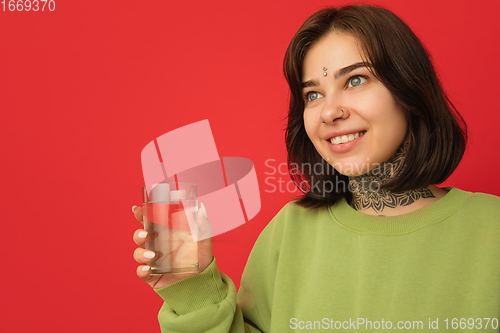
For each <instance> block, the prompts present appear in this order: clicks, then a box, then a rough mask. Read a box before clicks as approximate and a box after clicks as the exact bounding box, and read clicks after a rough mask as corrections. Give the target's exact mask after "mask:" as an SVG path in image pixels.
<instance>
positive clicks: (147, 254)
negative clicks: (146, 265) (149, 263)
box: [143, 251, 155, 259]
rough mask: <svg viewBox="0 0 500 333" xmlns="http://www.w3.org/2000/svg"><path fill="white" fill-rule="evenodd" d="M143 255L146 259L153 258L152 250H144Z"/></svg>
mask: <svg viewBox="0 0 500 333" xmlns="http://www.w3.org/2000/svg"><path fill="white" fill-rule="evenodd" d="M143 256H144V258H146V259H153V258H154V257H155V253H154V252H152V251H146V252H144V254H143Z"/></svg>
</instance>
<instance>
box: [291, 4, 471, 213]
mask: <svg viewBox="0 0 500 333" xmlns="http://www.w3.org/2000/svg"><path fill="white" fill-rule="evenodd" d="M332 31H338V32H344V33H349V34H352V35H353V36H355V37H356V38H357V39H358V40H359V41H360V44H361V46H362V49H363V52H364V54H363V55H362V56H363V57H365V59H366V60H365V59H363V60H364V61H368V62H370V63H371V64H372V66H373V69H372V70H371V71H372V73H373V75H374V76H376V77H377V79H379V80H380V81H381V82H382V83H383V84H384V85H385V87H386V88H387V89H388V90H389V91H390V92H391V93H392V95H393V97H394V98H395V100H396V102H397V103H399V105H400V106H401V108H402V110H403V112H404V114H405V117H406V120H407V122H408V135H409V138H410V142H409V147H408V151H407V154H406V157H405V166H404V168H403V170H402V171H401V172H400V173H399V174H397V175H396V176H395V177H394V178H393V179H392V180H391V181H390V182H388V183H387V184H385V185H382V186H381V189H384V190H387V191H390V192H402V191H407V190H412V189H417V188H422V187H426V186H429V185H432V184H440V183H442V182H443V181H445V180H446V179H447V178H448V177H449V176H450V175H451V174H452V173H453V171H454V170H455V168H456V167H457V166H458V164H459V163H460V160H461V159H462V156H463V154H464V151H465V146H466V143H467V126H466V124H465V121H464V119H463V118H462V116H461V115H460V113H459V112H458V111H457V109H456V108H455V106H454V105H453V104H452V103H451V101H450V100H449V99H448V97H447V96H446V94H445V92H444V91H443V88H442V87H441V84H440V82H439V79H438V77H437V75H436V72H435V71H434V67H433V65H432V62H431V60H430V56H429V54H428V53H427V51H426V49H425V48H424V46H423V45H422V43H421V42H420V41H419V39H418V38H417V37H416V36H415V34H414V33H413V32H412V31H411V29H410V28H409V27H408V26H407V25H406V24H405V23H404V22H403V21H402V20H401V19H400V18H399V17H397V16H396V15H395V14H393V13H392V12H390V11H389V10H387V9H384V8H380V7H374V6H369V5H348V6H342V7H338V8H325V9H321V10H319V11H317V12H316V13H314V14H313V15H311V16H310V17H309V18H308V19H307V20H306V21H305V22H304V24H302V26H301V27H300V28H299V30H298V31H297V33H296V34H295V36H294V37H293V38H292V40H291V42H290V44H289V45H288V48H287V50H286V53H285V57H284V60H283V70H284V74H285V77H286V80H287V82H288V85H289V87H290V101H289V111H288V117H287V118H288V124H287V128H286V132H285V141H286V147H287V151H288V169H289V173H290V177H291V178H292V180H293V181H294V183H295V184H296V186H297V187H298V188H299V189H300V190H301V191H302V192H303V193H304V195H303V196H301V197H300V198H299V200H297V201H296V203H297V204H299V205H301V206H303V207H307V208H319V207H323V206H327V205H331V204H333V203H335V202H336V201H337V200H339V199H341V198H342V197H343V196H346V198H347V200H350V199H351V196H352V194H351V193H350V192H349V191H348V189H347V187H346V186H345V185H346V184H348V183H349V179H348V177H346V176H344V175H342V174H340V173H338V172H337V171H336V170H335V169H333V168H330V169H327V170H324V169H323V171H322V172H320V173H319V174H318V172H317V170H316V171H315V170H313V168H315V167H316V166H317V165H326V166H328V167H330V166H329V165H328V164H327V163H326V162H325V161H324V160H323V158H322V157H321V156H320V155H319V153H318V152H317V151H316V149H315V148H314V146H313V144H312V142H311V141H310V139H309V137H308V136H307V133H306V131H305V127H304V120H303V112H304V100H303V97H302V87H301V82H302V62H303V60H304V57H305V55H306V53H307V51H308V50H309V49H310V47H311V46H312V45H313V44H314V43H315V42H316V41H318V40H319V39H320V38H321V37H323V36H325V35H327V34H328V33H329V32H332ZM368 69H369V70H370V68H368ZM298 166H299V167H298ZM316 182H319V183H321V184H323V185H322V189H321V191H319V190H318V189H316V188H315V186H314V184H315V183H316ZM325 182H330V183H333V184H335V186H333V188H332V189H331V190H330V191H328V192H325V186H324V184H325ZM304 184H306V185H305V186H304ZM338 184H343V185H344V186H342V185H341V186H340V187H339V186H338ZM329 189H330V187H329Z"/></svg>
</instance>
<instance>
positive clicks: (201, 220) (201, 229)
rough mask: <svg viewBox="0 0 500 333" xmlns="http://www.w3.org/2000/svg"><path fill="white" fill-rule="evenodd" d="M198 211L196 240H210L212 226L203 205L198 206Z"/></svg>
mask: <svg viewBox="0 0 500 333" xmlns="http://www.w3.org/2000/svg"><path fill="white" fill-rule="evenodd" d="M200 206H201V207H200V209H199V210H198V235H197V237H196V239H197V240H198V241H203V240H205V239H210V242H211V238H212V224H211V223H210V221H209V220H208V214H207V210H206V207H205V205H203V203H201V204H200Z"/></svg>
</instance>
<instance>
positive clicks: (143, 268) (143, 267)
mask: <svg viewBox="0 0 500 333" xmlns="http://www.w3.org/2000/svg"><path fill="white" fill-rule="evenodd" d="M149 268H150V267H149V266H142V268H141V270H142V271H143V272H147V271H149Z"/></svg>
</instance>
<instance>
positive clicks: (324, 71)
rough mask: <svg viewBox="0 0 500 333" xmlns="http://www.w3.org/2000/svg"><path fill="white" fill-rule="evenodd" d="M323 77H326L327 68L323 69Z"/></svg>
mask: <svg viewBox="0 0 500 333" xmlns="http://www.w3.org/2000/svg"><path fill="white" fill-rule="evenodd" d="M323 76H326V67H323Z"/></svg>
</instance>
